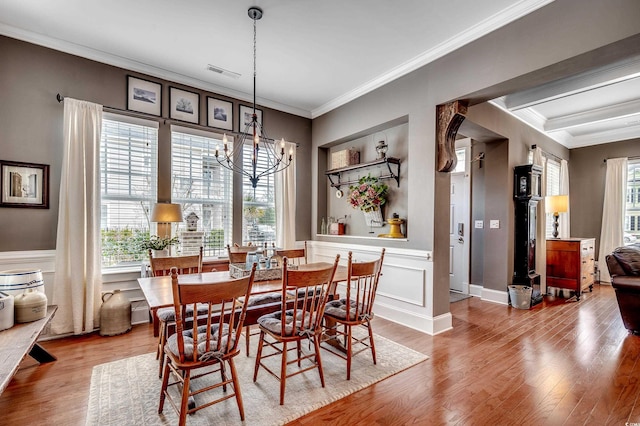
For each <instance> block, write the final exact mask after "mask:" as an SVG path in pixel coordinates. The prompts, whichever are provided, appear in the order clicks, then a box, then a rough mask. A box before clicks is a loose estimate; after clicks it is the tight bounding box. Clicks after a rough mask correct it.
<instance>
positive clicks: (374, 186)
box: [348, 175, 389, 227]
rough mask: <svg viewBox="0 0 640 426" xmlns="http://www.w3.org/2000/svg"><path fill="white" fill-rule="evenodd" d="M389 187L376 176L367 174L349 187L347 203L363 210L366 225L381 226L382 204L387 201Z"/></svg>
mask: <svg viewBox="0 0 640 426" xmlns="http://www.w3.org/2000/svg"><path fill="white" fill-rule="evenodd" d="M388 192H389V187H388V186H387V185H386V184H384V183H381V182H380V179H378V178H377V177H374V176H371V175H367V176H364V177H361V178H360V179H359V180H358V184H357V185H351V186H350V187H349V197H348V200H349V204H351V207H353V208H354V209H359V210H361V211H363V212H364V215H365V220H366V221H367V226H378V227H380V226H383V222H384V221H383V219H382V206H383V205H384V204H385V203H386V202H387V194H388Z"/></svg>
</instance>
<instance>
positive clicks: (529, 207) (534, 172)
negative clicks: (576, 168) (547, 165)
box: [513, 164, 542, 305]
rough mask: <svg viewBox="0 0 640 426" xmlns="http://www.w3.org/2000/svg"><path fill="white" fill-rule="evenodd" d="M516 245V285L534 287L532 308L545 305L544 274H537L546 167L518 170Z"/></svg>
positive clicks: (516, 173) (519, 167)
mask: <svg viewBox="0 0 640 426" xmlns="http://www.w3.org/2000/svg"><path fill="white" fill-rule="evenodd" d="M513 182H514V184H513V186H514V188H513V199H514V203H515V244H514V265H513V284H516V285H528V286H531V287H533V292H532V295H531V304H532V305H535V304H536V303H540V302H542V294H541V292H540V274H538V273H536V225H537V216H538V214H537V212H538V201H540V199H541V198H542V167H540V166H535V165H533V164H527V165H524V166H516V167H515V168H514V179H513Z"/></svg>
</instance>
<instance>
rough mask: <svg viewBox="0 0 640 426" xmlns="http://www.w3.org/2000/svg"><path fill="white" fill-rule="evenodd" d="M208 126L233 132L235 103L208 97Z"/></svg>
mask: <svg viewBox="0 0 640 426" xmlns="http://www.w3.org/2000/svg"><path fill="white" fill-rule="evenodd" d="M207 126H209V127H217V128H218V129H224V130H230V131H233V102H230V101H223V100H222V99H216V98H212V97H211V96H207Z"/></svg>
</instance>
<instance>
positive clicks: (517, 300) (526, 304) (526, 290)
mask: <svg viewBox="0 0 640 426" xmlns="http://www.w3.org/2000/svg"><path fill="white" fill-rule="evenodd" d="M532 291H533V287H530V286H528V285H510V286H509V298H510V299H511V306H513V307H514V308H516V309H529V308H531V292H532Z"/></svg>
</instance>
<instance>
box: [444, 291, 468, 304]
mask: <svg viewBox="0 0 640 426" xmlns="http://www.w3.org/2000/svg"><path fill="white" fill-rule="evenodd" d="M470 297H471V296H470V295H468V294H462V293H456V292H455V291H450V292H449V303H454V302H459V301H461V300H464V299H468V298H470Z"/></svg>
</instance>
